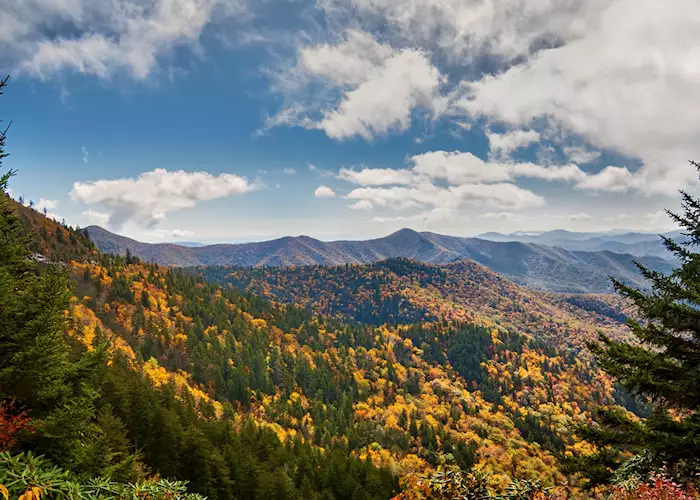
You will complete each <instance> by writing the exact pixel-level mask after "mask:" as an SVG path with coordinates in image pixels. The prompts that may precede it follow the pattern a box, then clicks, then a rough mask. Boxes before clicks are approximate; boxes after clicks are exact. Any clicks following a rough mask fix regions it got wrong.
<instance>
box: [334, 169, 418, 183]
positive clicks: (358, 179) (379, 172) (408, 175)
mask: <svg viewBox="0 0 700 500" xmlns="http://www.w3.org/2000/svg"><path fill="white" fill-rule="evenodd" d="M337 177H338V179H341V180H344V181H347V182H351V183H353V184H359V185H361V186H385V185H390V184H404V185H405V184H411V183H413V182H415V180H416V178H415V174H414V173H413V172H410V171H408V170H403V169H392V168H363V169H361V170H352V169H348V168H341V169H340V171H339V172H338V175H337Z"/></svg>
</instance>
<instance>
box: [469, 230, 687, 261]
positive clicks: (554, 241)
mask: <svg viewBox="0 0 700 500" xmlns="http://www.w3.org/2000/svg"><path fill="white" fill-rule="evenodd" d="M663 236H666V237H669V238H672V239H674V240H679V239H681V240H682V239H684V236H683V235H682V231H673V232H670V233H665V234H664V235H663ZM477 238H481V239H485V240H489V241H500V242H507V241H519V242H521V243H537V244H540V245H547V246H557V247H562V248H566V249H567V250H581V251H589V252H598V251H601V250H609V251H611V252H617V253H629V254H632V255H638V256H645V255H655V256H657V257H663V258H668V256H669V255H668V250H666V247H664V245H663V242H662V239H661V238H660V237H659V235H658V234H655V233H639V232H624V233H619V232H618V233H578V232H573V231H565V230H562V229H558V230H555V231H547V232H544V233H528V232H517V233H511V234H503V233H493V232H491V233H483V234H480V235H478V236H477Z"/></svg>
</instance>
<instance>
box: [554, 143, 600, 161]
mask: <svg viewBox="0 0 700 500" xmlns="http://www.w3.org/2000/svg"><path fill="white" fill-rule="evenodd" d="M562 151H563V152H564V154H565V155H566V156H567V158H569V161H570V162H572V163H575V164H577V165H586V164H587V163H592V162H594V161H596V160H597V159H598V158H600V152H599V151H591V150H590V149H588V148H585V147H582V146H564V148H563V150H562Z"/></svg>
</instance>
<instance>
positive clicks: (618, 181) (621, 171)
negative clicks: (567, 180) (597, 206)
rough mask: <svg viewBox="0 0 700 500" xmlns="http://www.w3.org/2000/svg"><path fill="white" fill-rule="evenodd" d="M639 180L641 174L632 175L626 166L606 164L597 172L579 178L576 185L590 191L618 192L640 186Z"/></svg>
mask: <svg viewBox="0 0 700 500" xmlns="http://www.w3.org/2000/svg"><path fill="white" fill-rule="evenodd" d="M641 182H642V179H641V176H640V175H634V174H633V173H632V172H630V171H629V170H628V169H627V168H623V167H612V166H608V167H605V168H604V169H603V170H601V171H600V172H598V173H597V174H594V175H589V176H586V177H585V178H583V179H581V180H580V181H579V183H578V184H576V187H577V188H579V189H589V190H592V191H609V192H613V193H620V192H624V191H627V190H628V189H630V188H633V187H639V188H642V185H641Z"/></svg>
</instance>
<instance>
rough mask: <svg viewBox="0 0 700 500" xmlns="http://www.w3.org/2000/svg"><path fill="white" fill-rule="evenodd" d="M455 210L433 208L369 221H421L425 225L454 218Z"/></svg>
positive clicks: (374, 218)
mask: <svg viewBox="0 0 700 500" xmlns="http://www.w3.org/2000/svg"><path fill="white" fill-rule="evenodd" d="M456 216H457V211H456V210H454V209H451V208H434V209H432V210H428V211H426V212H421V213H418V214H414V215H399V216H396V217H379V216H377V217H372V219H371V222H379V223H386V222H422V223H423V224H425V225H427V224H429V223H431V222H436V221H441V220H449V219H454V218H455V217H456Z"/></svg>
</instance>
